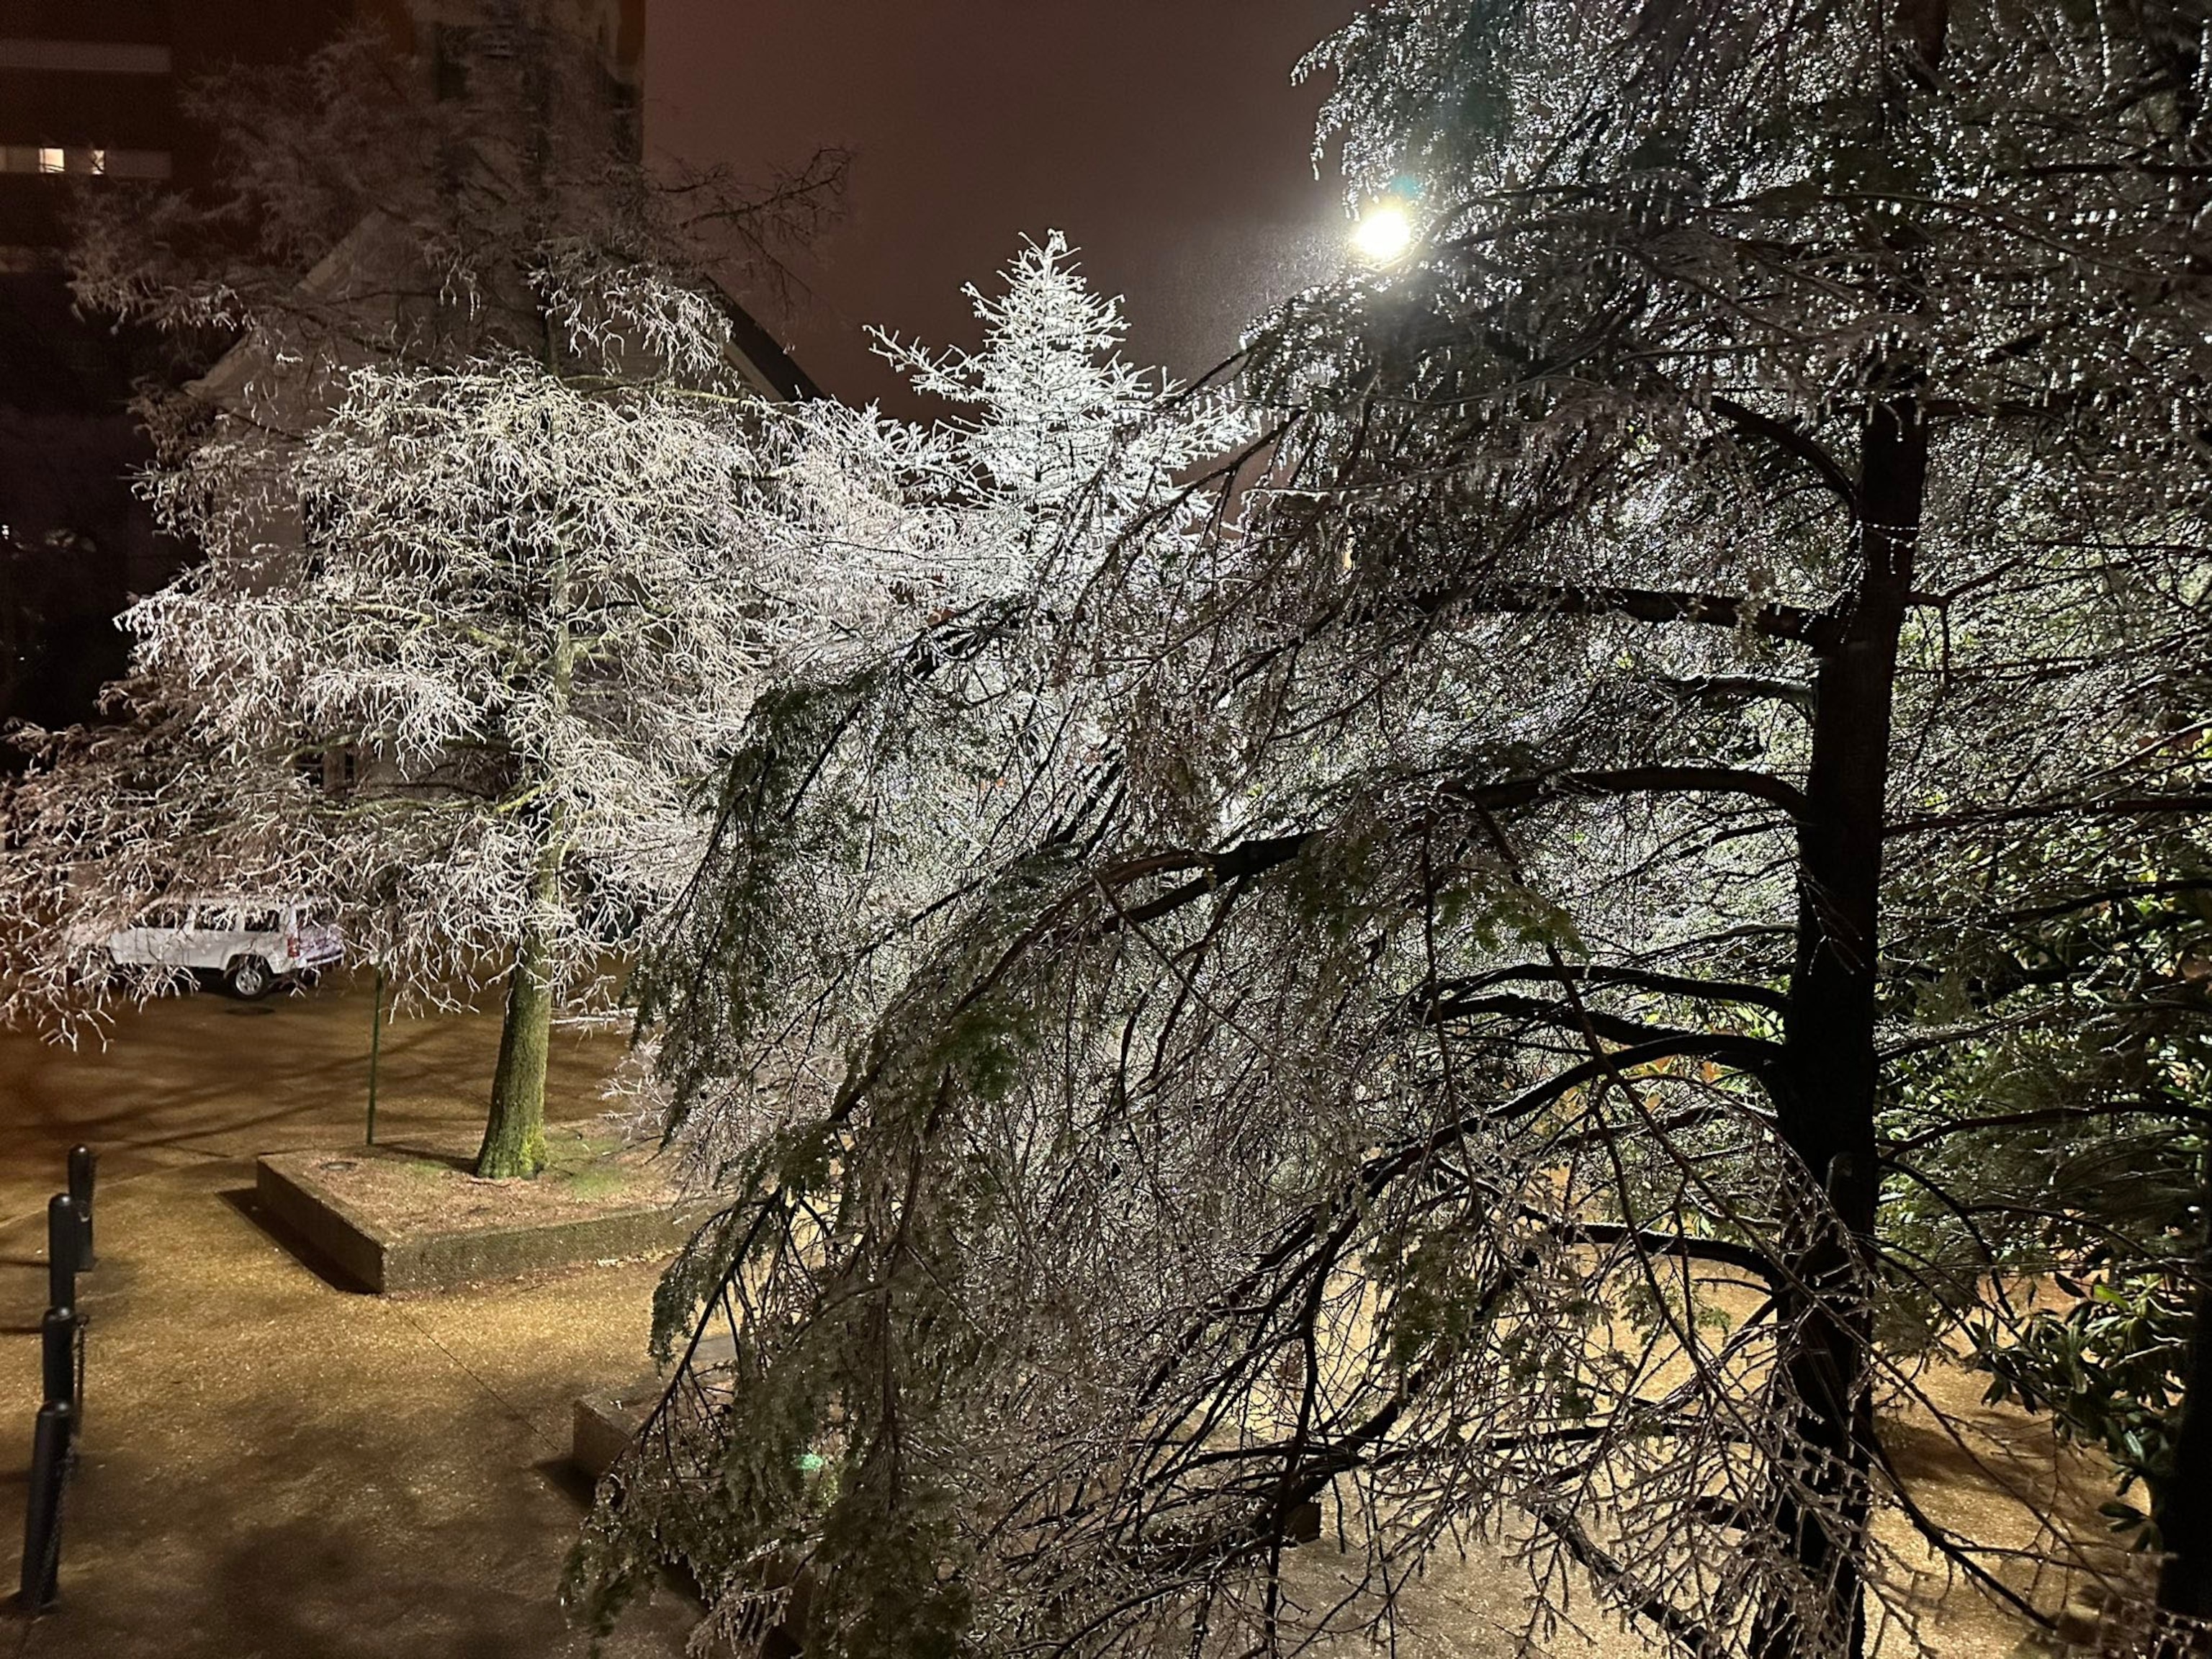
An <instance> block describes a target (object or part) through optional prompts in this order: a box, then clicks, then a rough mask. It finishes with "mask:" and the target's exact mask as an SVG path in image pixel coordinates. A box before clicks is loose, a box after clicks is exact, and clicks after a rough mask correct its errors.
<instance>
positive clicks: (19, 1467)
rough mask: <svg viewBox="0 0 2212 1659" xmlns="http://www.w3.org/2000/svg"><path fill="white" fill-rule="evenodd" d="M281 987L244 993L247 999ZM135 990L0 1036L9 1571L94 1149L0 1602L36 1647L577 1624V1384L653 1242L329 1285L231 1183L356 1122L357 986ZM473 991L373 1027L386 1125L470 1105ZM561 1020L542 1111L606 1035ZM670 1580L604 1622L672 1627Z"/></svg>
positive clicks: (503, 1633) (389, 1646) (123, 1648)
mask: <svg viewBox="0 0 2212 1659" xmlns="http://www.w3.org/2000/svg"><path fill="white" fill-rule="evenodd" d="M264 1007H265V1008H267V1009H268V1010H269V1011H270V1012H266V1013H262V1012H258V1009H259V1008H264ZM255 1008H256V1012H242V1011H241V1009H240V1005H236V1004H232V1003H228V1002H225V1001H222V1000H219V999H216V998H206V997H203V998H191V999H184V1000H175V1001H169V1002H164V1003H160V1004H156V1005H155V1006H153V1007H152V1008H150V1009H148V1010H146V1011H145V1012H143V1013H141V1014H137V1015H133V1016H131V1017H129V1018H126V1019H125V1021H124V1022H123V1023H122V1024H121V1025H120V1027H119V1028H118V1031H117V1033H116V1037H115V1041H114V1042H113V1044H112V1047H110V1048H108V1049H107V1050H106V1051H105V1052H100V1053H87V1054H75V1055H72V1054H69V1053H68V1052H67V1051H58V1050H53V1049H51V1048H40V1046H39V1045H37V1043H36V1042H35V1039H29V1038H25V1037H23V1036H4V1037H0V1206H4V1207H3V1208H0V1212H4V1213H5V1214H7V1215H8V1216H10V1217H12V1219H9V1220H7V1221H5V1222H4V1223H0V1516H5V1517H6V1518H5V1519H4V1520H0V1543H4V1545H5V1546H6V1549H5V1559H4V1561H0V1567H4V1570H5V1583H6V1586H7V1587H8V1588H9V1589H12V1587H13V1584H14V1583H15V1571H16V1565H17V1563H18V1561H19V1559H20V1555H19V1547H18V1544H17V1541H18V1539H19V1538H20V1526H21V1519H20V1517H21V1514H22V1506H23V1498H24V1495H25V1490H26V1481H27V1465H28V1462H29V1443H30V1425H31V1420H32V1415H33V1411H34V1409H35V1407H36V1404H37V1396H38V1387H39V1382H38V1378H39V1355H38V1335H37V1328H38V1317H39V1314H40V1310H41V1308H42V1307H43V1305H44V1301H45V1295H46V1264H45V1216H44V1201H45V1198H46V1194H48V1193H50V1192H52V1190H54V1189H55V1188H57V1187H58V1185H59V1184H60V1182H61V1179H62V1171H63V1158H64V1154H65V1152H66V1150H67V1148H68V1146H70V1144H71V1142H72V1141H75V1140H78V1139H82V1140H84V1141H87V1142H88V1143H90V1144H92V1145H94V1146H97V1147H98V1148H99V1149H100V1153H101V1160H102V1161H101V1168H100V1175H101V1183H100V1198H99V1204H98V1233H99V1249H100V1268H99V1269H98V1271H97V1272H95V1273H92V1274H90V1275H88V1277H87V1278H86V1279H84V1280H83V1281H82V1285H83V1287H84V1296H83V1299H84V1302H85V1305H86V1307H87V1309H88V1311H89V1313H90V1315H91V1316H92V1321H93V1323H92V1328H91V1332H90V1338H89V1352H88V1367H87V1383H86V1417H85V1425H84V1435H83V1441H82V1462H81V1465H80V1468H79V1471H78V1474H77V1476H76V1480H75V1482H74V1484H73V1485H72V1487H71V1489H70V1495H69V1499H68V1507H67V1510H66V1512H65V1517H64V1545H63V1566H62V1579H61V1599H60V1601H59V1602H58V1605H57V1606H56V1607H55V1608H54V1609H53V1610H52V1612H50V1613H47V1614H46V1615H44V1616H43V1617H41V1618H40V1619H38V1620H27V1619H26V1618H24V1617H23V1616H22V1615H21V1613H16V1612H11V1613H9V1615H8V1618H7V1621H6V1622H4V1623H0V1651H8V1650H15V1651H19V1652H21V1653H25V1654H32V1655H40V1656H47V1655H51V1656H57V1659H61V1656H80V1655H81V1656H86V1659H91V1656H102V1659H105V1656H117V1659H123V1656H138V1655H145V1656H155V1655H159V1656H164V1659H191V1656H200V1655H206V1656H210V1659H213V1656H217V1655H220V1656H224V1659H256V1656H267V1659H286V1656H322V1655H331V1656H352V1655H361V1656H369V1655H377V1656H386V1655H393V1654H401V1655H405V1656H408V1659H444V1656H455V1659H459V1656H468V1659H477V1656H483V1659H495V1656H497V1659H504V1656H510V1655H511V1656H515V1659H522V1656H530V1659H540V1656H552V1655H566V1654H577V1655H580V1654H582V1653H584V1652H585V1651H586V1649H587V1647H588V1645H589V1644H588V1642H587V1641H586V1638H584V1636H583V1635H582V1634H581V1633H580V1632H575V1631H573V1630H571V1629H570V1628H569V1627H568V1625H567V1623H566V1621H565V1620H564V1618H563V1615H562V1612H561V1610H560V1608H559V1607H558V1606H557V1604H556V1601H555V1599H554V1590H555V1586H556V1582H557V1580H558V1577H559V1574H560V1571H561V1568H562V1562H563V1560H564V1559H565V1558H566V1556H567V1553H568V1548H569V1546H570V1544H571V1542H572V1541H573V1540H574V1535H575V1531H576V1526H577V1522H578V1521H579V1520H580V1516H581V1513H582V1503H581V1495H580V1492H578V1490H577V1489H576V1484H575V1482H574V1480H573V1479H572V1478H571V1476H570V1475H569V1474H568V1470H567V1468H566V1465H565V1455H566V1451H567V1448H568V1425H569V1409H570V1404H571V1402H572V1401H573V1400H574V1397H575V1395H577V1394H578V1393H579V1392H580V1391H582V1390H584V1389H593V1388H605V1387H612V1386H616V1385H618V1384H620V1383H624V1382H627V1381H629V1380H630V1379H632V1378H634V1377H635V1376H636V1375H637V1373H638V1372H639V1371H640V1370H641V1369H643V1367H644V1364H645V1363H646V1362H645V1358H644V1346H645V1335H646V1325H647V1309H648V1304H649V1298H650V1295H651V1291H652V1286H653V1279H654V1277H655V1272H656V1269H655V1268H654V1267H653V1266H652V1265H651V1264H627V1265H623V1266H619V1267H607V1268H587V1269H584V1270H581V1271H580V1272H577V1273H570V1274H567V1275H563V1276H560V1277H557V1278H548V1279H541V1280H538V1281H535V1282H531V1283H526V1284H522V1285H494V1286H488V1287H483V1288H478V1289H475V1290H470V1291H459V1292H454V1293H450V1294H447V1295H442V1296H436V1297H419V1298H410V1299H395V1300H386V1299H380V1298H377V1297H365V1296H361V1295H358V1294H355V1293H352V1292H350V1291H344V1290H341V1289H338V1288H336V1287H334V1286H333V1285H331V1284H329V1283H327V1282H326V1281H325V1279H322V1278H321V1277H319V1275H318V1274H317V1273H315V1272H313V1270H312V1269H310V1268H309V1267H306V1266H303V1265H302V1264H301V1262H299V1261H297V1260H295V1258H294V1257H293V1256H292V1255H290V1254H289V1253H288V1252H287V1251H286V1250H285V1249H283V1248H282V1247H281V1246H280V1245H279V1244H278V1243H276V1241H275V1240H274V1239H273V1238H272V1237H270V1235H269V1234H268V1233H267V1232H266V1231H264V1229H263V1228H262V1226H261V1225H259V1223H258V1220H257V1219H256V1218H255V1216H254V1214H253V1213H252V1191H251V1189H252V1155H253V1154H254V1153H256V1152H262V1151H268V1150H273V1149H276V1148H280V1147H300V1146H316V1145H325V1146H328V1145H343V1144H348V1143H349V1141H357V1140H358V1139H359V1136H360V1133H361V1108H362V1093H363V1087H364V1084H365V1081H366V1070H365V1060H366V1054H367V1049H368V998H367V997H366V995H364V994H360V993H359V992H328V993H325V994H320V995H318V996H315V997H313V998H305V999H293V1000H280V1001H276V1002H272V1003H270V1004H264V1005H256V1006H255ZM496 1043H497V1029H496V1021H495V1019H493V1018H490V1017H489V1016H484V1015H477V1016H461V1017H455V1018H442V1019H435V1020H423V1021H417V1022H404V1023H402V1024H400V1025H398V1027H397V1028H396V1029H394V1030H392V1031H390V1032H388V1033H387V1037H386V1047H385V1055H386V1070H385V1074H384V1079H383V1089H382V1091H381V1092H382V1095H383V1098H382V1101H381V1103H380V1113H379V1117H380V1133H379V1139H403V1138H404V1137H405V1136H406V1135H407V1134H409V1133H421V1132H423V1131H426V1130H435V1129H445V1130H447V1131H450V1130H452V1129H453V1128H455V1127H462V1126H464V1125H465V1124H466V1123H467V1122H468V1121H469V1120H470V1118H471V1116H472V1115H473V1114H474V1113H475V1112H476V1111H477V1105H476V1103H477V1102H478V1101H480V1100H481V1099H482V1098H483V1090H484V1088H485V1087H486V1086H487V1085H488V1084H489V1073H490V1067H491V1061H492V1056H493V1054H494V1053H495V1048H496ZM619 1046H620V1045H619V1043H618V1042H612V1041H609V1040H606V1039H598V1040H595V1041H592V1042H556V1054H555V1060H554V1066H555V1072H556V1089H555V1091H554V1098H553V1100H552V1103H551V1104H552V1109H553V1113H554V1115H556V1117H575V1116H586V1115H592V1113H594V1112H596V1111H597V1110H598V1109H599V1099H598V1082H599V1078H600V1077H601V1076H602V1075H603V1074H604V1073H605V1068H606V1066H608V1065H609V1064H611V1061H612V1060H613V1058H614V1056H615V1055H616V1054H617V1053H618V1052H619ZM695 1618H696V1611H695V1610H694V1609H692V1608H690V1607H688V1606H687V1605H685V1604H684V1602H683V1601H681V1600H680V1599H679V1598H677V1597H673V1596H670V1595H662V1596H660V1597H659V1598H658V1599H657V1600H656V1601H655V1602H654V1604H653V1606H651V1607H648V1608H645V1609H641V1610H639V1611H638V1612H636V1613H633V1614H632V1616H631V1617H630V1618H629V1620H627V1621H626V1622H625V1624H624V1626H623V1629H622V1631H621V1632H618V1634H617V1637H616V1638H615V1639H614V1640H613V1641H612V1642H611V1644H609V1645H608V1647H607V1649H606V1651H607V1652H608V1653H609V1654H610V1655H615V1656H644V1655H648V1654H674V1653H678V1652H680V1651H681V1650H682V1647H683V1638H684V1634H685V1632H687V1631H688V1630H689V1628H690V1625H691V1624H692V1623H693V1621H694V1620H695Z"/></svg>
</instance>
